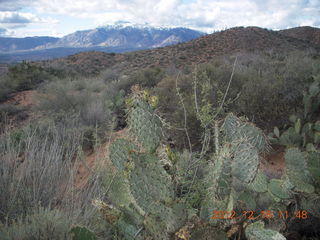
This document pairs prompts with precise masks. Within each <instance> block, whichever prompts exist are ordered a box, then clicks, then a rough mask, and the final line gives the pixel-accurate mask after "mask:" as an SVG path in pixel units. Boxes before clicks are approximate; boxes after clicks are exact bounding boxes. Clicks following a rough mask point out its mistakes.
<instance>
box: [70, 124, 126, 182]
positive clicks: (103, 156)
mask: <svg viewBox="0 0 320 240" xmlns="http://www.w3.org/2000/svg"><path fill="white" fill-rule="evenodd" d="M118 138H128V129H122V130H120V131H118V132H115V133H113V136H111V138H110V140H109V141H108V142H106V143H103V144H101V146H100V147H99V148H98V149H97V150H96V151H95V152H90V153H87V155H86V156H85V159H84V161H81V160H80V161H79V164H78V165H77V166H76V168H77V176H76V179H75V186H76V187H77V188H82V187H84V186H85V185H86V184H87V182H88V180H89V178H90V175H91V173H92V172H94V171H95V168H96V167H97V166H99V165H102V164H103V163H105V162H106V161H108V155H109V145H110V143H111V142H113V141H114V140H116V139H118Z"/></svg>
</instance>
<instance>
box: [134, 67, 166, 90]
mask: <svg viewBox="0 0 320 240" xmlns="http://www.w3.org/2000/svg"><path fill="white" fill-rule="evenodd" d="M163 77H164V71H162V70H161V69H160V68H148V69H144V70H141V71H138V72H136V73H135V74H134V75H133V76H132V78H133V82H134V83H135V84H139V85H141V86H142V87H149V88H151V87H154V86H155V85H157V83H158V82H160V80H161V79H162V78H163Z"/></svg>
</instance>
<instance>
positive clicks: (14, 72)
mask: <svg viewBox="0 0 320 240" xmlns="http://www.w3.org/2000/svg"><path fill="white" fill-rule="evenodd" d="M8 77H9V78H10V85H11V87H12V88H13V89H15V90H27V89H31V88H33V87H35V86H36V85H37V84H39V83H41V82H43V81H45V80H48V79H50V78H52V75H51V74H50V73H49V72H47V71H46V70H45V69H44V68H42V67H39V66H36V65H32V64H30V63H28V62H22V63H19V64H17V65H14V66H11V67H10V68H9V72H8Z"/></svg>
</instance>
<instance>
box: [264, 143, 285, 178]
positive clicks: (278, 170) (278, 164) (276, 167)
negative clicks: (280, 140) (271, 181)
mask: <svg viewBox="0 0 320 240" xmlns="http://www.w3.org/2000/svg"><path fill="white" fill-rule="evenodd" d="M284 153H285V149H284V147H282V146H273V148H272V150H271V151H270V152H269V153H268V154H266V155H265V156H264V159H263V160H262V161H261V163H260V169H261V170H262V171H263V172H264V173H265V174H266V175H267V176H268V177H271V178H281V176H282V175H283V173H284V169H285V159H284Z"/></svg>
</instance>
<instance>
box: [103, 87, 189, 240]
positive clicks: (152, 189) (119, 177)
mask: <svg viewBox="0 0 320 240" xmlns="http://www.w3.org/2000/svg"><path fill="white" fill-rule="evenodd" d="M144 97H145V94H143V93H141V91H138V92H135V94H133V96H132V97H131V98H130V101H127V102H128V111H127V113H128V118H127V122H128V125H129V130H130V133H131V136H132V138H131V139H134V140H132V141H131V140H125V139H118V140H116V141H114V142H113V143H112V144H111V146H110V152H109V157H110V159H111V162H112V164H113V165H114V167H115V170H113V171H111V170H110V173H109V174H107V175H108V183H109V186H108V193H107V195H108V197H109V199H110V201H111V202H113V203H114V204H115V205H116V206H115V207H116V208H117V210H119V211H121V213H122V215H121V217H120V218H119V219H118V221H117V223H116V224H115V225H116V226H117V227H118V230H119V232H120V233H121V234H122V235H123V237H124V239H126V240H127V239H128V240H131V239H144V237H146V236H149V237H151V238H152V239H163V240H165V239H168V234H170V233H173V232H175V231H176V230H177V229H178V228H180V227H181V224H184V222H185V221H186V219H187V214H186V205H185V204H180V203H179V204H178V203H176V202H175V197H176V196H175V188H174V182H173V180H172V176H171V175H169V174H168V173H167V172H166V170H165V169H164V167H163V164H162V163H161V161H160V157H159V156H158V152H159V151H158V152H157V151H156V150H157V148H158V147H159V145H160V141H161V137H162V129H161V120H160V118H159V117H158V116H157V115H156V114H155V112H154V110H155V109H154V108H155V106H151V105H150V103H149V101H146V100H144ZM114 167H113V168H114ZM110 169H112V168H110ZM117 197H118V198H117Z"/></svg>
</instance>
